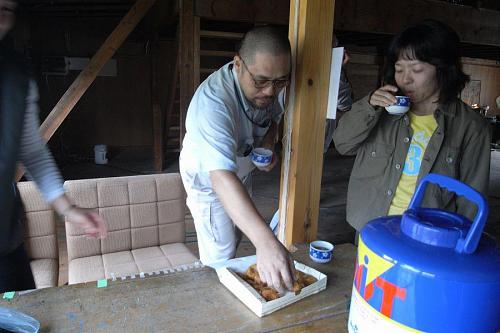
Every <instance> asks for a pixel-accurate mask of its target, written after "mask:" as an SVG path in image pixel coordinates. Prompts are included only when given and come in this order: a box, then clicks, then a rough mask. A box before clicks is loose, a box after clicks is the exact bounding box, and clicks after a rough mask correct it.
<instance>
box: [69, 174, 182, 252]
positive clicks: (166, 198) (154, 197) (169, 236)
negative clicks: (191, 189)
mask: <svg viewBox="0 0 500 333" xmlns="http://www.w3.org/2000/svg"><path fill="white" fill-rule="evenodd" d="M64 186H65V188H66V190H67V192H68V194H69V196H70V197H71V198H72V200H74V201H75V203H76V204H77V205H79V206H80V207H85V208H91V209H94V210H95V211H97V212H98V213H99V214H100V215H101V216H103V218H104V219H105V220H106V222H107V228H108V237H107V238H106V239H102V240H91V239H88V238H85V236H84V235H83V231H82V230H80V229H78V228H76V227H75V226H73V225H71V224H68V223H66V237H67V244H68V258H69V260H70V261H71V260H74V259H78V258H83V257H91V256H102V255H104V254H111V253H116V252H123V251H132V250H135V249H141V248H148V247H154V246H161V245H164V244H168V243H182V242H184V239H185V221H184V218H185V213H186V204H185V192H184V188H183V186H182V181H181V178H180V175H179V174H177V173H175V174H155V175H141V176H129V177H116V178H99V179H84V180H72V181H67V182H65V184H64Z"/></svg>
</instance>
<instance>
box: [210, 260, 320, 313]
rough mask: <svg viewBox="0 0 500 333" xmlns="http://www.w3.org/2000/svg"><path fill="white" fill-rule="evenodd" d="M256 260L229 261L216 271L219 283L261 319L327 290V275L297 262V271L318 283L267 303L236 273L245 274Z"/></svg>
mask: <svg viewBox="0 0 500 333" xmlns="http://www.w3.org/2000/svg"><path fill="white" fill-rule="evenodd" d="M255 260H256V258H255V256H250V257H243V258H236V259H232V260H228V261H227V262H226V263H225V264H224V266H223V267H219V268H217V269H216V271H217V275H218V277H219V281H220V282H221V283H222V284H223V285H224V286H226V288H227V289H229V290H230V291H231V292H232V293H233V294H234V295H235V296H236V297H238V298H239V300H240V301H241V302H243V304H245V305H246V306H247V307H248V308H249V309H250V310H252V311H253V312H254V313H255V314H256V315H257V316H259V317H263V316H266V315H268V314H270V313H272V312H274V311H276V310H279V309H282V308H284V307H285V306H287V305H290V304H292V303H295V302H297V301H298V300H301V299H303V298H304V297H307V296H310V295H313V294H316V293H318V292H320V291H322V290H324V289H326V275H325V274H323V273H321V272H318V271H317V270H315V269H313V268H311V267H308V266H306V265H304V264H302V263H299V262H297V261H295V262H294V264H295V269H297V270H299V271H301V272H303V273H306V274H309V275H312V276H314V277H315V278H316V279H317V281H316V282H314V283H313V284H311V285H309V286H307V287H305V288H303V289H302V290H301V291H300V293H298V294H297V295H296V294H295V293H294V292H290V291H289V292H287V293H286V294H285V295H283V296H282V297H280V298H278V299H275V300H272V301H266V300H265V299H264V298H263V297H262V296H261V295H260V294H259V293H258V292H257V291H256V290H255V289H254V288H253V287H252V286H251V285H249V284H248V283H247V282H246V281H245V280H243V279H242V278H241V277H239V276H238V274H236V273H235V272H239V273H244V272H245V270H246V269H247V268H248V266H250V265H251V264H254V263H255Z"/></svg>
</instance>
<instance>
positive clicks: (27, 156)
mask: <svg viewBox="0 0 500 333" xmlns="http://www.w3.org/2000/svg"><path fill="white" fill-rule="evenodd" d="M20 155H21V162H22V163H23V164H24V166H25V168H26V172H27V177H28V178H29V179H33V180H34V181H35V182H36V184H37V186H38V188H39V189H40V191H41V192H42V195H43V197H44V198H45V200H47V202H52V201H54V199H56V198H57V197H59V196H60V195H62V194H63V193H64V189H63V184H62V178H61V175H60V174H59V170H58V169H57V167H56V164H55V162H54V159H53V157H52V155H51V154H50V152H49V150H48V149H47V147H46V145H45V142H44V141H43V139H42V137H41V135H40V121H39V119H38V88H37V86H36V83H35V82H34V81H33V80H31V81H30V83H29V90H28V96H27V98H26V112H25V116H24V125H23V132H22V136H21V149H20Z"/></svg>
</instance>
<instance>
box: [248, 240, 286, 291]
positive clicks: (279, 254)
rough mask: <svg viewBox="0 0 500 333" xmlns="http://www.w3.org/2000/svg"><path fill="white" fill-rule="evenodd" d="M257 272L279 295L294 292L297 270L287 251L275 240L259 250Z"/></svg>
mask: <svg viewBox="0 0 500 333" xmlns="http://www.w3.org/2000/svg"><path fill="white" fill-rule="evenodd" d="M257 270H258V272H259V276H260V279H261V280H262V282H264V283H267V285H268V286H270V287H273V288H274V289H276V290H277V291H278V292H279V293H282V292H283V291H284V289H285V288H286V289H288V290H293V283H294V276H295V268H294V265H293V260H292V257H291V255H290V253H289V252H288V251H287V249H286V248H285V247H284V246H283V245H282V244H281V243H280V242H279V241H278V240H277V239H275V238H273V239H272V240H271V241H270V242H268V243H266V244H263V245H262V246H261V247H258V248H257Z"/></svg>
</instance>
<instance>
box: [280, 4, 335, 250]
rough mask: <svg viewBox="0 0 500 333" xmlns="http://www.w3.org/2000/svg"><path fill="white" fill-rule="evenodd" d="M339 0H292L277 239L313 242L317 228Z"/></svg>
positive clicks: (288, 244)
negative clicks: (334, 30) (288, 80)
mask: <svg viewBox="0 0 500 333" xmlns="http://www.w3.org/2000/svg"><path fill="white" fill-rule="evenodd" d="M334 7H335V1H317V0H291V1H290V20H289V22H290V23H289V34H288V35H289V39H290V43H291V46H292V58H293V60H292V64H293V72H292V84H291V86H290V93H289V103H288V106H287V108H288V111H287V114H286V117H285V136H284V141H283V145H284V146H283V164H282V170H281V189H280V224H279V234H278V238H279V239H280V241H281V242H283V243H284V244H285V246H287V247H289V248H290V246H291V245H292V244H293V243H298V242H304V241H311V240H313V239H315V238H316V233H317V229H318V215H319V197H320V189H321V173H322V170H323V143H324V138H325V120H326V109H327V104H328V85H329V77H330V62H331V56H332V34H333V14H334Z"/></svg>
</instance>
